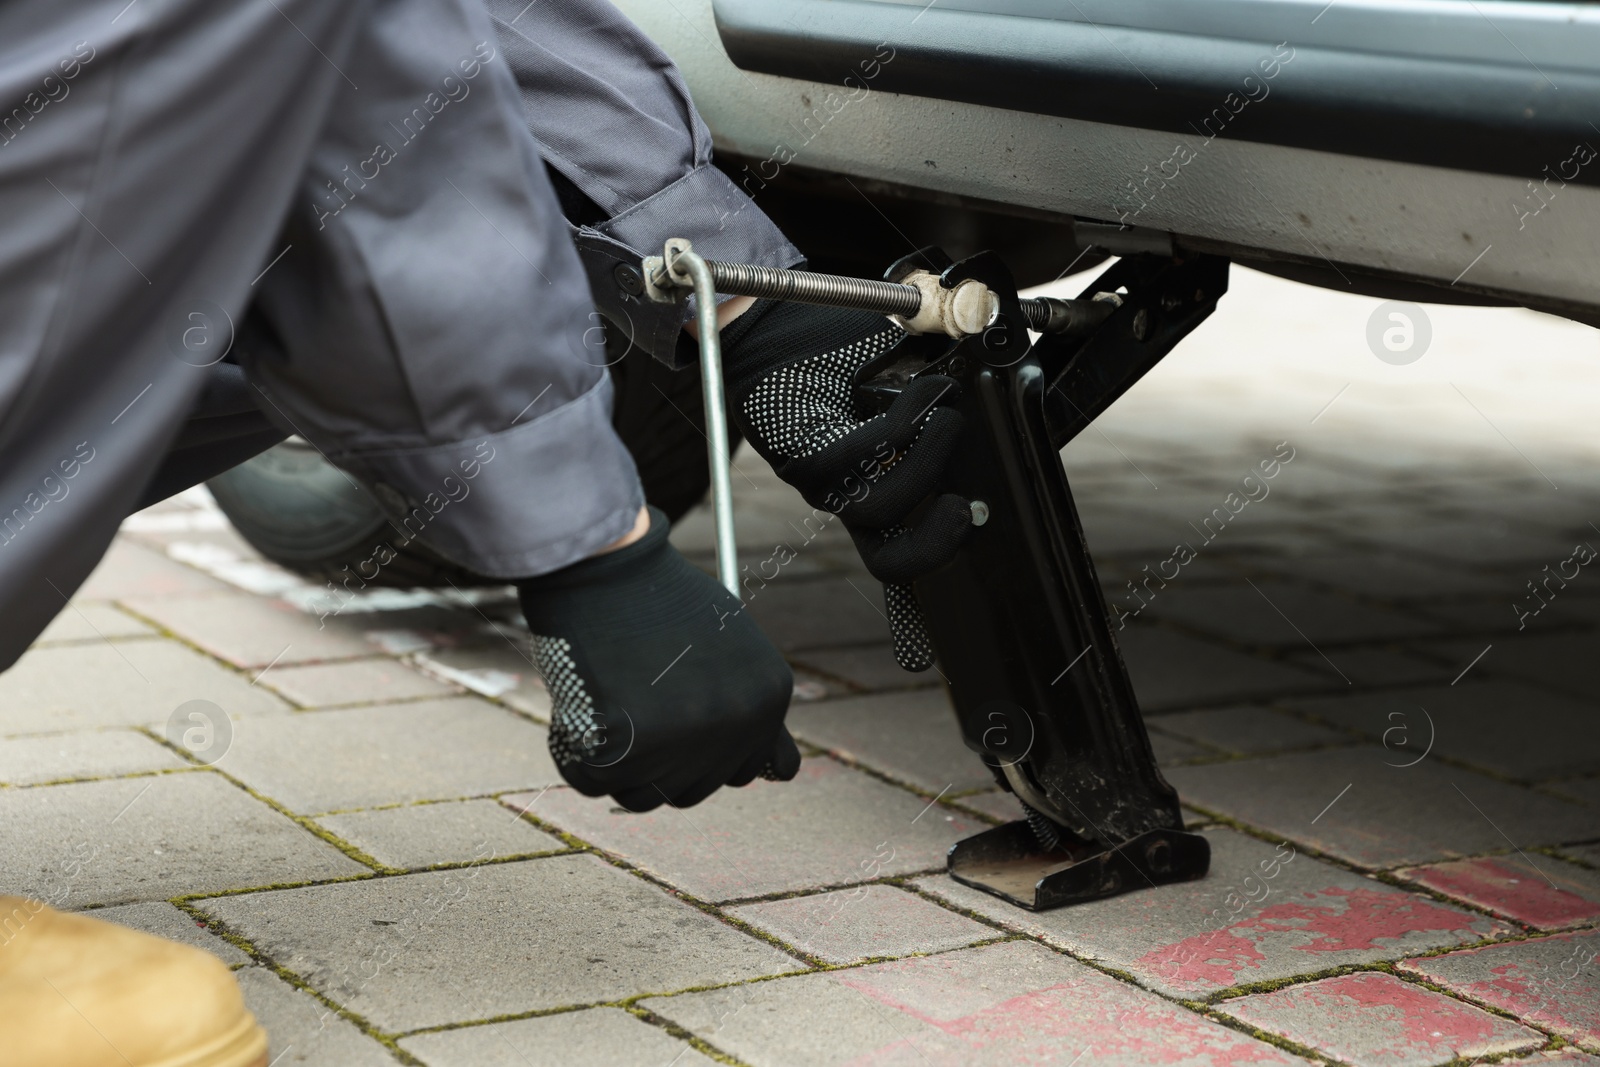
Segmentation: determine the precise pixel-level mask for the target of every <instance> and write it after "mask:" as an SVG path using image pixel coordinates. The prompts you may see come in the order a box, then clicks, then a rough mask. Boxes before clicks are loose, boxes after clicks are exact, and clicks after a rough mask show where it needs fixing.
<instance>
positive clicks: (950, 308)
mask: <svg viewBox="0 0 1600 1067" xmlns="http://www.w3.org/2000/svg"><path fill="white" fill-rule="evenodd" d="M684 256H692V257H693V259H694V260H699V261H700V262H701V263H704V264H705V267H706V270H707V271H708V272H710V275H711V284H712V287H713V288H714V289H715V290H716V292H718V293H721V294H722V295H724V296H754V297H766V298H768V299H771V300H795V301H799V302H800V303H802V304H821V305H823V306H825V307H837V308H851V309H854V310H856V311H875V312H877V313H878V314H880V315H888V316H890V317H891V318H893V319H895V321H897V322H898V323H899V324H900V325H901V326H902V327H904V328H905V329H906V331H907V332H908V333H943V334H945V335H946V336H948V337H970V336H971V335H973V334H978V333H982V332H983V331H984V330H986V329H988V328H989V327H990V326H991V325H992V324H993V323H994V321H995V316H996V315H997V314H998V313H999V308H1000V301H999V297H998V296H997V295H996V294H995V293H993V292H992V291H991V290H990V289H989V288H988V287H987V286H986V285H984V284H983V283H982V282H980V281H977V280H976V279H963V280H962V281H960V282H956V283H954V284H946V283H945V281H944V279H942V278H940V277H939V276H938V275H936V274H934V273H933V272H931V271H927V270H921V269H918V268H917V267H916V266H915V262H914V261H913V259H912V257H907V259H906V260H902V261H901V263H902V264H905V267H904V269H902V270H900V271H899V272H898V274H897V275H896V276H895V277H894V278H893V279H892V280H889V281H874V280H872V279H870V278H845V277H841V276H839V275H836V274H815V273H813V272H811V271H804V270H784V269H782V268H779V267H761V266H756V265H755V264H751V263H723V262H720V261H718V260H714V259H700V257H699V256H697V255H695V254H694V252H693V250H692V249H691V248H690V246H689V242H688V241H685V240H682V239H680V238H674V239H673V240H671V241H668V242H667V246H666V250H665V254H663V255H660V256H650V257H648V258H647V259H645V261H644V279H645V291H646V292H647V294H648V295H649V296H650V298H651V299H652V300H656V301H658V302H672V301H676V300H677V299H678V297H679V295H681V294H680V292H676V291H675V290H679V291H681V290H682V289H684V288H688V287H690V286H691V284H692V283H691V281H690V280H689V277H688V275H687V274H686V273H685V272H684V271H681V270H678V269H676V267H677V264H678V262H679V261H680V259H682V257H684ZM683 262H685V263H687V262H690V260H683ZM1021 304H1022V312H1023V314H1024V315H1026V316H1027V320H1028V328H1029V329H1032V330H1035V331H1037V332H1039V333H1048V334H1068V335H1078V334H1083V333H1087V332H1089V331H1091V330H1093V329H1094V327H1096V326H1098V325H1099V324H1100V323H1102V322H1104V321H1105V320H1106V318H1108V317H1109V316H1110V315H1111V313H1112V312H1113V311H1115V310H1116V309H1117V307H1118V306H1119V304H1120V301H1119V300H1118V299H1117V298H1116V297H1115V295H1114V294H1110V293H1097V294H1096V295H1095V296H1094V297H1093V298H1091V299H1084V300H1058V299H1056V298H1054V297H1047V296H1040V297H1032V298H1030V299H1027V300H1023V301H1021Z"/></svg>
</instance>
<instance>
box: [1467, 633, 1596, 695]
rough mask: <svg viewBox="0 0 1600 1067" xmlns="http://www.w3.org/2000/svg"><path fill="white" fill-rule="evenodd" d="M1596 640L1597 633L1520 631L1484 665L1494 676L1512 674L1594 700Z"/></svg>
mask: <svg viewBox="0 0 1600 1067" xmlns="http://www.w3.org/2000/svg"><path fill="white" fill-rule="evenodd" d="M1530 627H1531V624H1530ZM1596 641H1597V638H1596V635H1595V634H1594V633H1593V632H1583V633H1558V634H1539V633H1518V634H1517V637H1516V640H1509V639H1508V640H1506V641H1501V642H1497V643H1496V644H1495V647H1494V649H1493V650H1491V651H1490V653H1489V655H1488V656H1485V657H1484V658H1483V662H1482V664H1481V665H1480V666H1481V667H1482V668H1483V669H1484V670H1485V672H1486V673H1488V674H1491V675H1510V676H1511V677H1513V678H1521V679H1524V680H1526V681H1529V682H1532V683H1534V684H1536V685H1538V686H1540V687H1542V688H1545V689H1556V690H1560V691H1561V692H1563V693H1570V694H1572V695H1573V696H1575V697H1581V698H1585V699H1588V700H1590V701H1592V700H1593V699H1594V696H1595V694H1596V693H1600V670H1597V669H1596V666H1595V656H1594V650H1595V645H1596ZM1472 654H1473V655H1476V654H1477V653H1476V652H1474V653H1472ZM1490 657H1493V658H1492V659H1491V658H1490Z"/></svg>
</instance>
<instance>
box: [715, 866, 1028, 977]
mask: <svg viewBox="0 0 1600 1067" xmlns="http://www.w3.org/2000/svg"><path fill="white" fill-rule="evenodd" d="M728 914H729V915H733V916H735V917H737V918H740V919H743V920H744V921H745V922H747V923H749V924H750V925H751V926H754V927H756V928H757V929H758V930H764V931H765V932H767V933H769V934H771V935H772V936H774V937H776V938H778V939H779V940H780V941H783V942H784V943H786V944H789V945H793V946H794V947H795V948H798V949H800V950H801V951H802V952H806V953H809V954H810V955H812V956H816V957H817V958H818V959H821V960H823V961H825V962H827V963H856V962H859V961H861V960H866V959H873V958H877V957H889V956H909V955H911V954H913V953H928V952H943V951H945V950H947V949H952V948H960V947H962V946H963V945H970V944H972V943H973V942H975V941H988V940H991V939H993V938H996V937H1000V936H1002V935H1001V934H1000V932H999V931H997V930H995V929H994V928H993V927H989V926H984V925H983V924H982V923H979V922H974V921H973V920H971V919H969V918H967V917H966V916H964V915H957V914H956V913H955V912H953V911H947V910H945V909H944V908H941V907H940V906H939V905H937V904H934V903H931V902H929V901H927V900H925V899H923V898H922V897H919V896H917V895H915V894H914V893H908V892H906V891H905V890H903V889H896V888H894V887H893V886H887V885H863V886H856V887H855V888H854V889H840V890H836V891H834V892H832V893H818V894H816V895H814V896H804V897H786V898H785V899H783V900H768V901H763V902H761V903H758V904H745V905H743V906H741V907H737V908H729V909H728Z"/></svg>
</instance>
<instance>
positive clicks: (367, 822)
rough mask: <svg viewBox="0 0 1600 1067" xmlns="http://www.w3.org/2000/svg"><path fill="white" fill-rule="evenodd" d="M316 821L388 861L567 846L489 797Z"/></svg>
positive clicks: (478, 858)
mask: <svg viewBox="0 0 1600 1067" xmlns="http://www.w3.org/2000/svg"><path fill="white" fill-rule="evenodd" d="M317 821H318V822H319V823H321V824H322V825H323V826H325V827H327V828H328V829H329V830H331V831H333V832H334V833H335V834H337V835H338V836H339V837H341V838H343V839H344V840H346V841H348V842H350V843H351V844H352V845H355V846H356V847H357V848H359V849H360V850H361V851H363V852H365V853H366V854H367V855H369V856H371V857H372V858H373V859H375V860H377V861H378V862H379V863H383V864H387V865H388V866H390V867H407V868H413V867H430V866H432V865H434V864H436V863H474V862H476V863H486V862H488V861H489V860H493V859H500V858H503V857H506V856H523V855H527V854H528V853H531V852H552V851H556V850H559V849H564V848H566V847H567V846H566V845H565V844H564V843H563V842H562V841H561V840H560V839H559V838H555V837H551V836H550V835H549V834H547V833H545V832H543V831H542V830H539V829H536V828H535V827H534V826H533V825H532V824H531V823H529V822H528V821H527V820H526V819H523V818H520V817H519V816H518V815H517V814H516V813H515V812H512V811H507V810H506V809H505V807H503V806H502V805H500V804H496V803H495V802H494V801H492V800H463V801H447V802H445V803H442V804H410V805H407V806H406V807H403V808H380V809H379V810H377V811H353V812H347V813H346V814H344V815H324V816H323V817H322V818H320V819H318V820H317Z"/></svg>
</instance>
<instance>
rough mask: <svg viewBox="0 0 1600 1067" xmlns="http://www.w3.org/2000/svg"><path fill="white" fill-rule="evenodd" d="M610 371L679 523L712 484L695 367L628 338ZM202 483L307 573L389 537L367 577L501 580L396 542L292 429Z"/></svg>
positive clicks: (273, 550) (275, 552)
mask: <svg viewBox="0 0 1600 1067" xmlns="http://www.w3.org/2000/svg"><path fill="white" fill-rule="evenodd" d="M612 336H613V337H615V336H617V335H616V334H615V333H613V334H612ZM623 343H624V344H625V343H626V342H623ZM613 350H614V349H613ZM610 373H611V377H612V383H613V385H614V387H615V392H616V404H615V407H614V409H613V411H612V419H611V421H612V424H613V425H614V426H615V427H616V430H617V434H618V436H620V437H621V438H622V441H623V444H625V445H626V446H627V447H628V451H629V452H630V453H632V455H633V460H634V464H635V465H636V466H637V467H638V468H639V480H640V481H641V482H642V483H643V485H644V494H645V499H646V500H647V501H649V502H650V503H651V504H653V505H654V506H656V507H658V508H660V509H661V510H662V511H664V512H666V513H667V516H668V517H669V518H670V519H672V521H674V522H676V521H677V520H678V519H679V518H681V517H682V516H683V515H684V514H685V513H686V512H687V511H689V509H690V508H692V507H694V506H695V505H696V504H698V503H699V502H700V501H701V500H703V499H704V498H705V495H706V492H707V490H708V489H709V488H710V485H711V474H710V470H709V467H708V465H707V463H706V439H705V405H704V403H703V402H702V400H701V395H700V372H699V369H698V367H695V368H691V369H688V370H682V371H674V370H671V369H669V368H667V367H666V366H664V365H663V364H661V363H660V362H658V361H657V360H655V359H652V358H651V357H650V355H649V354H648V353H646V352H644V351H642V350H640V349H637V348H633V347H631V346H630V347H629V350H628V351H627V352H626V354H625V355H623V356H622V357H621V358H620V359H616V361H615V362H614V363H613V364H612V366H611V368H610ZM728 434H729V445H730V447H731V448H737V447H738V444H739V436H738V433H737V431H735V430H734V429H733V428H732V427H731V426H730V427H729V431H728ZM206 485H207V487H208V488H209V489H210V490H211V495H212V496H214V497H215V498H216V501H217V506H218V507H220V508H221V509H222V512H223V514H225V515H227V517H228V520H229V521H230V522H232V523H233V526H234V528H235V529H236V530H238V531H239V535H240V536H241V537H243V538H244V539H245V540H246V541H248V542H249V543H250V545H251V547H253V548H254V549H255V550H256V551H257V552H260V553H261V555H262V556H264V557H266V558H267V559H269V560H271V561H272V562H274V563H276V564H278V565H280V566H282V567H285V568H287V569H288V570H291V571H294V572H295V573H297V574H301V575H304V576H306V577H307V578H312V579H315V580H317V581H324V580H328V579H334V580H338V579H342V578H344V577H346V576H347V572H346V571H345V568H346V567H349V568H351V571H354V568H355V565H356V564H357V563H358V562H363V561H370V560H371V559H372V557H373V553H374V551H375V550H376V548H377V546H378V545H379V544H380V543H387V544H388V545H389V546H390V547H391V548H392V549H393V550H394V552H395V553H396V557H395V558H394V559H393V560H392V561H391V562H390V563H389V564H388V565H387V566H384V567H382V568H381V569H380V570H379V571H378V574H377V576H376V577H375V578H371V579H367V584H368V585H378V586H389V587H401V588H412V587H418V586H443V585H452V584H453V585H456V586H482V585H504V584H505V580H504V579H498V578H488V577H484V576H483V575H479V574H475V573H473V572H472V571H470V570H468V569H467V568H465V567H462V566H460V565H459V564H456V563H452V562H450V561H449V560H447V559H445V558H444V557H442V556H440V555H438V554H437V553H435V552H434V551H432V550H431V549H429V548H428V547H427V546H426V545H424V544H422V543H421V542H420V541H415V540H413V541H406V542H404V543H403V544H402V543H401V541H400V539H399V538H397V536H396V531H395V529H394V527H393V526H391V525H390V523H389V521H388V519H386V518H385V517H384V514H383V512H382V511H381V510H380V509H379V507H378V505H377V503H376V502H375V501H374V500H373V499H372V497H371V496H370V495H368V493H367V491H366V489H364V488H363V487H362V486H361V485H360V484H359V483H358V482H357V481H356V480H355V479H353V478H352V477H350V476H349V475H347V474H345V473H344V472H343V471H341V470H339V469H338V468H336V467H334V466H333V465H332V464H330V463H329V462H328V461H327V460H325V459H323V458H322V455H321V454H320V453H319V452H317V450H316V449H314V448H312V447H311V446H310V445H308V444H306V443H305V442H303V441H300V440H299V439H297V438H296V439H291V440H288V441H285V442H283V443H282V444H279V445H277V446H275V447H273V448H271V449H268V450H267V451H266V452H263V453H262V454H261V455H259V456H256V457H255V458H254V459H250V460H248V461H246V462H244V463H241V464H240V465H239V466H237V467H235V468H233V469H232V470H230V471H228V472H227V473H225V474H221V475H219V476H217V477H215V478H213V479H211V480H210V481H209V482H207V483H206ZM362 573H363V574H364V573H365V572H364V571H363V572H362Z"/></svg>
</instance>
